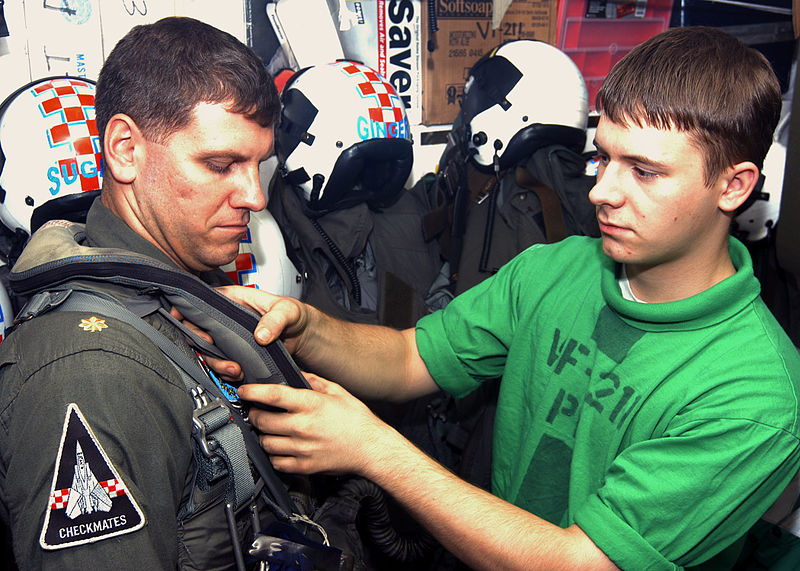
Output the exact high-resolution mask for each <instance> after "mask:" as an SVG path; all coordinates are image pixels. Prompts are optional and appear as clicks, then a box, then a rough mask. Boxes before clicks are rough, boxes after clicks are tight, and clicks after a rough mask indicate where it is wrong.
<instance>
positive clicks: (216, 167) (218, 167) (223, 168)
mask: <svg viewBox="0 0 800 571" xmlns="http://www.w3.org/2000/svg"><path fill="white" fill-rule="evenodd" d="M206 164H207V165H208V168H209V170H211V171H212V172H215V173H217V174H224V173H226V172H228V171H229V170H230V168H231V163H226V164H219V163H212V162H209V163H206Z"/></svg>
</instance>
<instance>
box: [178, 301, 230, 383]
mask: <svg viewBox="0 0 800 571" xmlns="http://www.w3.org/2000/svg"><path fill="white" fill-rule="evenodd" d="M169 312H170V314H171V315H172V317H174V318H175V319H177V320H179V321H181V322H182V323H183V324H184V325H185V326H186V327H187V328H188V329H190V330H191V331H192V332H194V333H195V334H196V335H197V336H198V337H200V338H201V339H204V340H205V341H208V342H209V343H211V344H213V343H214V339H213V338H212V337H211V335H209V334H208V332H207V331H205V330H203V329H200V328H199V327H198V326H197V325H195V324H194V323H192V322H191V321H189V320H188V319H186V318H184V317H183V315H181V312H180V311H178V310H177V309H176V308H174V307H173V308H172V309H170V310H169ZM203 360H204V361H205V362H206V365H208V368H209V369H211V370H212V371H214V373H215V374H216V375H217V376H218V377H219V378H220V379H222V380H223V381H225V382H226V383H240V382H242V381H243V380H244V371H242V367H241V365H239V363H237V362H236V361H230V360H226V359H219V358H217V357H214V356H212V355H206V354H205V353H203Z"/></svg>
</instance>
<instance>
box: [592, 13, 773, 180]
mask: <svg viewBox="0 0 800 571" xmlns="http://www.w3.org/2000/svg"><path fill="white" fill-rule="evenodd" d="M596 106H597V109H598V110H600V111H601V112H602V113H603V115H604V116H605V117H607V118H608V119H609V120H611V121H612V122H614V123H618V124H625V123H634V124H636V125H639V126H642V125H643V124H647V125H650V126H652V127H655V128H657V129H668V128H674V129H677V130H679V131H685V132H687V133H688V134H689V135H690V137H691V138H692V140H693V141H694V142H695V144H697V145H698V147H699V148H700V149H701V150H702V151H703V153H704V154H705V173H704V178H705V181H706V184H707V185H710V184H711V183H712V182H713V181H714V180H715V179H716V178H717V177H718V176H719V175H720V174H722V173H723V172H724V171H725V169H727V168H728V167H730V166H732V165H734V164H736V163H739V162H742V161H752V162H753V163H755V165H756V166H757V167H758V168H759V169H760V168H761V167H762V165H763V162H764V157H765V156H766V154H767V151H768V150H769V147H770V145H771V144H772V136H773V132H774V130H775V127H776V126H777V124H778V120H779V118H780V112H781V90H780V85H779V83H778V79H777V77H776V76H775V73H774V71H773V70H772V66H771V65H770V64H769V62H768V61H767V59H766V58H765V57H764V56H763V55H762V54H761V53H760V52H758V51H756V50H754V49H752V48H750V47H748V46H746V45H745V44H743V43H742V42H741V41H739V40H738V39H737V38H735V37H733V36H731V35H730V34H727V33H725V32H723V31H721V30H718V29H716V28H712V27H706V26H689V27H683V28H672V29H670V30H667V31H666V32H663V33H661V34H659V35H657V36H655V37H653V38H651V39H649V40H647V41H646V42H644V43H642V44H640V45H638V46H637V47H636V48H634V49H633V50H632V51H631V52H630V53H629V54H627V55H626V56H625V57H623V58H622V59H621V60H620V61H619V62H618V63H617V64H616V65H615V66H614V68H613V69H612V70H611V72H610V73H609V74H608V77H607V78H606V80H605V82H604V83H603V87H602V88H601V89H600V91H599V92H598V94H597V100H596Z"/></svg>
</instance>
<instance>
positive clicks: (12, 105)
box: [0, 76, 103, 235]
mask: <svg viewBox="0 0 800 571" xmlns="http://www.w3.org/2000/svg"><path fill="white" fill-rule="evenodd" d="M94 94H95V87H94V83H93V82H92V81H90V80H86V79H80V78H75V77H66V76H60V77H50V78H45V79H39V80H36V81H34V82H32V83H30V84H28V85H25V86H23V87H21V88H19V89H17V90H16V91H15V92H14V93H12V94H11V95H9V96H8V97H7V98H6V100H5V101H4V102H3V103H2V104H1V105H0V220H1V221H2V222H3V224H5V225H6V226H7V227H8V228H9V229H10V230H12V231H17V230H21V231H24V232H25V233H26V234H28V235H30V233H31V232H33V231H35V230H36V229H37V228H38V227H39V226H41V225H42V224H44V223H45V222H46V221H47V220H50V219H53V218H64V219H68V220H72V221H83V219H85V216H86V211H87V210H88V208H89V206H90V205H91V202H92V200H93V199H94V198H95V196H97V194H99V191H100V187H101V184H102V178H103V166H102V165H103V162H102V158H101V149H100V137H99V136H98V132H97V124H96V123H95V110H94Z"/></svg>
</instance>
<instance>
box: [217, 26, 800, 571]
mask: <svg viewBox="0 0 800 571" xmlns="http://www.w3.org/2000/svg"><path fill="white" fill-rule="evenodd" d="M597 106H598V109H600V110H601V117H600V120H599V124H598V127H597V132H596V138H595V141H594V143H595V146H596V148H597V150H598V177H597V184H596V186H595V187H594V188H593V189H592V191H591V193H590V199H591V201H592V203H593V204H594V205H595V206H596V211H597V219H598V222H599V226H600V230H601V233H602V237H601V238H600V239H591V238H586V237H572V238H568V239H566V240H564V241H562V242H560V243H558V244H552V245H536V246H533V247H531V248H530V249H528V250H526V251H525V252H523V253H521V254H520V255H519V256H517V257H516V258H515V259H513V260H512V261H511V262H509V263H508V264H506V265H505V266H504V267H503V268H501V269H500V271H499V272H498V273H497V274H496V275H494V276H492V277H490V278H489V279H487V280H485V281H484V282H482V283H481V284H479V285H478V286H476V287H474V288H473V289H471V290H469V291H467V292H465V293H464V294H462V295H461V296H458V297H457V298H456V299H455V300H454V301H452V302H451V303H450V304H449V305H448V306H447V307H446V308H445V309H444V310H442V311H439V312H436V313H433V314H431V315H428V316H426V317H424V318H423V319H422V320H420V322H419V323H418V324H417V326H416V327H415V328H413V329H408V330H405V331H397V330H392V329H388V328H382V327H377V326H365V325H358V324H352V323H346V322H342V321H338V320H335V319H333V318H331V317H329V316H327V315H324V314H323V313H321V312H320V311H318V310H316V309H314V308H312V307H310V306H308V305H304V304H302V303H300V302H299V301H297V300H289V299H284V298H275V297H272V296H269V295H267V294H263V293H260V292H253V291H229V292H228V293H229V294H230V295H232V296H235V297H238V298H239V299H240V301H242V302H243V303H247V304H249V305H250V306H251V307H252V308H253V309H255V310H257V311H259V312H261V313H262V314H263V317H262V320H261V324H260V327H259V329H258V330H257V332H256V335H257V338H258V339H259V340H260V341H261V342H268V341H270V340H272V339H275V338H278V337H279V336H280V337H281V338H282V339H283V340H284V341H285V343H286V345H287V347H288V349H289V350H290V351H291V352H292V353H293V354H294V356H295V357H296V358H297V360H298V362H299V363H300V364H301V365H302V366H303V367H304V368H305V369H307V370H308V371H313V372H314V373H316V374H319V375H324V376H325V377H327V378H330V379H333V380H335V381H336V382H337V383H341V386H340V385H339V384H335V383H333V382H330V381H327V380H324V379H322V378H320V377H318V376H316V375H315V374H311V373H309V374H308V375H307V376H308V378H309V382H310V383H311V385H312V387H313V388H314V389H315V390H314V391H298V390H293V389H290V388H288V387H284V386H274V385H258V384H248V385H244V386H242V387H241V388H240V389H239V391H240V396H241V397H243V398H244V399H247V400H250V401H257V402H261V403H266V404H269V405H273V406H276V407H279V408H282V409H285V410H286V411H287V412H273V411H269V410H255V409H254V410H253V411H252V414H251V419H252V421H253V423H254V425H255V426H256V427H257V428H258V429H259V430H260V431H261V432H262V433H263V434H262V436H261V443H262V446H263V447H264V448H265V449H266V450H267V452H268V453H269V454H270V456H271V459H272V462H273V464H274V465H275V467H276V468H277V469H279V470H283V471H287V472H300V473H315V472H327V473H355V474H359V475H361V476H363V477H366V478H369V479H371V480H373V481H374V482H376V483H377V484H379V485H380V486H381V487H382V488H384V489H385V490H386V491H387V492H388V493H389V494H391V495H392V496H393V497H394V498H395V499H396V500H397V501H398V502H399V503H400V504H401V505H403V506H404V507H405V508H406V509H407V510H408V511H409V512H410V513H412V514H413V515H414V516H415V517H416V518H417V519H418V520H419V521H420V522H421V524H422V525H424V526H425V527H426V528H427V529H428V530H429V531H430V532H431V533H432V534H433V535H434V536H435V537H436V538H437V539H438V540H439V541H440V542H441V543H442V544H443V545H444V546H445V547H446V548H447V549H448V550H450V551H451V552H452V553H454V554H456V555H457V556H458V557H459V558H461V559H462V560H463V561H464V562H465V563H467V564H468V565H470V566H472V567H475V568H480V569H499V568H515V569H556V568H559V569H560V568H563V569H579V568H592V569H612V568H615V567H620V568H627V569H644V568H647V569H674V568H676V567H683V566H692V565H697V564H701V563H703V562H706V561H708V560H709V559H711V558H712V557H714V556H715V555H717V554H719V553H720V552H721V551H723V550H724V549H725V548H726V547H728V546H730V545H732V544H734V543H735V542H736V541H737V539H739V538H740V537H741V536H742V535H743V534H744V533H745V532H746V531H747V529H748V528H749V527H750V526H752V525H753V524H754V523H755V522H756V520H757V519H758V518H759V517H760V516H761V515H762V514H763V513H764V512H765V511H766V510H767V508H769V506H770V505H771V504H772V502H773V501H774V500H775V499H776V497H777V496H778V495H779V493H780V492H781V491H782V490H783V489H784V488H785V486H786V484H787V483H788V482H789V481H790V480H791V479H792V477H793V476H794V474H795V473H796V472H797V471H798V468H800V441H799V440H798V438H799V437H800V418H798V396H797V395H798V389H800V386H799V385H800V357H798V354H797V351H796V349H795V348H794V347H793V345H792V344H791V342H790V341H789V340H788V338H787V337H786V335H785V334H784V333H783V331H782V330H781V328H780V327H779V326H778V324H777V322H776V321H775V320H774V319H773V318H772V316H771V315H770V313H769V311H768V310H767V308H766V306H765V305H764V304H763V303H762V301H761V300H760V298H759V285H758V282H757V281H756V279H755V278H754V277H753V272H752V265H751V262H750V258H749V255H748V253H747V251H746V249H745V248H744V247H743V246H742V244H740V243H739V242H738V241H736V240H734V239H732V238H730V236H729V225H730V221H731V217H732V215H733V213H734V212H735V211H736V209H737V207H739V206H740V205H741V204H742V203H743V202H744V201H745V200H746V199H747V197H748V195H749V194H750V193H751V192H752V190H753V188H754V186H755V185H756V182H757V180H758V178H759V171H760V168H761V165H762V162H763V159H764V156H765V155H766V152H767V149H768V148H769V146H770V144H771V141H772V133H773V130H774V128H775V126H776V124H777V121H778V117H779V113H780V106H781V93H780V88H779V86H778V82H777V79H776V78H775V75H774V73H773V71H772V69H771V68H770V65H769V63H768V62H767V61H766V59H765V58H764V57H763V56H761V55H760V54H759V53H758V52H756V51H754V50H752V49H750V48H748V47H746V46H745V45H744V44H742V43H741V42H739V41H738V40H736V39H735V38H733V37H731V36H729V35H727V34H725V33H723V32H721V31H719V30H715V29H712V28H705V27H695V28H676V29H672V30H669V31H667V32H665V33H663V34H660V35H658V36H656V37H654V38H652V39H651V40H649V41H647V42H645V43H643V44H642V45H640V46H638V47H637V48H636V49H634V50H633V51H632V52H630V54H628V55H627V56H626V57H625V58H623V59H622V60H621V61H620V62H619V63H618V64H617V65H616V66H615V67H614V69H613V70H612V71H611V73H610V74H609V76H608V78H607V79H606V81H605V83H604V86H603V88H602V89H601V91H600V93H599V95H598V100H597ZM497 377H501V385H500V395H499V400H498V407H497V416H496V421H495V431H494V458H493V474H492V475H493V479H492V491H493V493H491V494H490V493H488V492H485V491H483V490H480V489H478V488H476V487H474V486H472V485H470V484H468V483H466V482H464V481H462V480H460V479H459V478H457V477H455V476H454V475H453V474H451V473H450V472H448V471H447V470H446V469H444V468H443V467H442V466H440V465H439V464H437V463H436V462H434V461H433V460H431V459H430V458H428V457H427V456H426V455H425V454H423V453H422V452H421V451H420V450H419V449H417V448H415V447H414V446H413V445H412V444H411V443H409V442H408V441H407V440H405V439H404V438H403V437H402V436H401V435H400V434H399V433H398V432H397V431H395V430H394V429H393V428H392V427H390V426H388V425H387V424H385V423H383V422H382V421H380V420H379V419H378V418H376V417H375V416H374V415H373V414H372V413H371V412H370V411H369V410H368V408H367V407H366V406H365V405H364V404H362V402H361V401H360V400H358V399H357V398H355V397H353V396H351V394H350V392H348V391H351V392H352V393H353V394H354V395H357V396H358V397H359V398H364V399H370V400H387V401H397V402H401V401H406V400H409V399H413V398H415V397H420V396H422V395H427V394H430V393H433V392H434V391H438V390H445V391H447V392H450V393H452V394H454V395H456V396H461V395H465V394H468V393H469V392H470V391H472V390H474V389H475V388H476V387H478V386H479V385H480V384H481V383H482V382H485V381H487V380H490V379H494V378H497ZM343 387H346V389H347V390H345V388H343ZM331 427H335V428H333V429H332V428H331Z"/></svg>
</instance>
